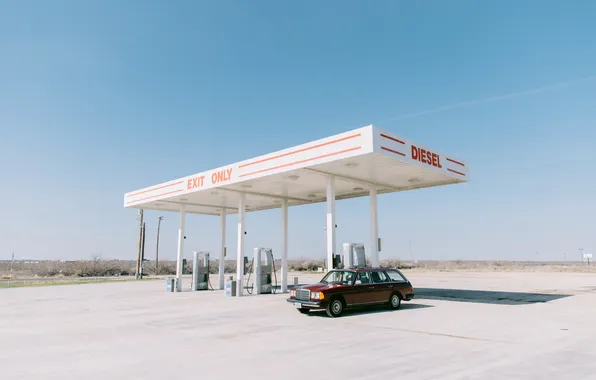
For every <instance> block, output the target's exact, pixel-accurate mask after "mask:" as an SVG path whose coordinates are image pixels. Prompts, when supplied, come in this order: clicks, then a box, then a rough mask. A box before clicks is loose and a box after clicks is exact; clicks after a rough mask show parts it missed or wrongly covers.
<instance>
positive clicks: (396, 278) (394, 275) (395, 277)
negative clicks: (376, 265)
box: [387, 270, 406, 282]
mask: <svg viewBox="0 0 596 380" xmlns="http://www.w3.org/2000/svg"><path fill="white" fill-rule="evenodd" d="M387 275H388V276H389V278H390V279H391V281H392V282H406V279H405V278H403V276H402V275H401V274H399V272H398V271H395V270H388V271H387Z"/></svg>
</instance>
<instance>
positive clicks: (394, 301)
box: [389, 293, 401, 310]
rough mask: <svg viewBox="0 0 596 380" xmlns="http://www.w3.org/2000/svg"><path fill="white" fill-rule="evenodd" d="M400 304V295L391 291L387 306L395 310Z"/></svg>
mask: <svg viewBox="0 0 596 380" xmlns="http://www.w3.org/2000/svg"><path fill="white" fill-rule="evenodd" d="M400 306H401V296H400V295H399V294H397V293H393V294H392V295H391V297H390V298H389V308H390V309H391V310H397V309H399V307H400Z"/></svg>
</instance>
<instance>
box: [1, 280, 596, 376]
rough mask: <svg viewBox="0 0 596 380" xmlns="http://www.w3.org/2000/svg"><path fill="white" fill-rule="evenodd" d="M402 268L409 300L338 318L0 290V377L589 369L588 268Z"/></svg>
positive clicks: (161, 290)
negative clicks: (412, 291)
mask: <svg viewBox="0 0 596 380" xmlns="http://www.w3.org/2000/svg"><path fill="white" fill-rule="evenodd" d="M406 274H407V275H408V276H409V278H410V279H411V280H412V282H413V283H414V285H415V287H416V288H417V291H418V294H419V298H417V299H416V300H414V301H412V302H409V303H404V304H403V306H402V309H400V310H398V311H386V310H383V309H380V310H373V311H368V312H352V313H349V314H346V315H345V316H342V317H340V318H337V319H331V318H327V317H325V316H324V313H322V314H319V313H317V314H315V315H308V316H305V315H301V314H299V313H298V312H297V311H296V310H294V308H293V307H292V305H290V304H288V303H287V302H286V301H285V295H281V294H278V295H262V296H247V297H243V298H226V297H224V295H223V292H220V291H213V292H194V293H192V292H183V293H177V294H172V293H166V292H165V282H164V281H147V282H132V283H128V282H127V283H103V284H88V285H68V286H53V287H45V288H21V289H3V290H0V374H1V375H0V377H1V378H3V379H41V378H43V379H48V380H49V379H60V380H64V379H76V378H84V379H167V378H174V377H175V378H195V379H226V378H230V379H231V378H239V377H242V378H243V379H269V378H276V379H301V380H302V379H342V378H348V377H350V378H355V379H380V378H397V377H400V378H404V377H407V378H408V379H503V378H516V379H534V378H551V379H559V380H560V379H591V378H593V379H596V361H594V358H595V357H596V344H594V342H596V326H595V323H596V276H595V275H593V274H579V273H578V274H574V273H441V272H436V273H411V274H409V273H407V272H406ZM318 277H320V276H318V275H315V276H312V275H309V276H301V277H300V283H304V282H311V281H313V280H315V279H317V278H318ZM212 282H214V279H213V280H212ZM186 284H187V285H188V281H187V282H186Z"/></svg>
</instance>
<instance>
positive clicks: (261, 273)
mask: <svg viewBox="0 0 596 380" xmlns="http://www.w3.org/2000/svg"><path fill="white" fill-rule="evenodd" d="M251 269H252V271H251ZM248 271H249V273H248V278H247V280H246V288H247V291H248V293H249V294H253V290H254V294H271V293H275V287H274V286H273V281H272V276H273V277H274V278H275V286H276V287H277V270H276V268H275V260H274V258H273V252H272V251H271V249H269V248H255V250H254V257H253V259H252V263H251V265H250V266H249V269H248ZM251 275H253V276H254V279H253V284H252V286H250V287H249V286H248V283H249V281H250V276H251Z"/></svg>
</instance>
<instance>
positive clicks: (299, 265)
mask: <svg viewBox="0 0 596 380" xmlns="http://www.w3.org/2000/svg"><path fill="white" fill-rule="evenodd" d="M322 266H323V263H322V262H321V261H315V260H305V261H296V262H292V263H291V264H289V265H288V269H289V270H291V271H295V272H315V271H316V270H317V269H318V268H319V267H322Z"/></svg>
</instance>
